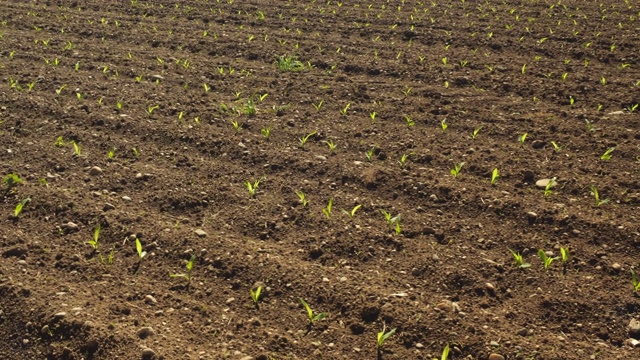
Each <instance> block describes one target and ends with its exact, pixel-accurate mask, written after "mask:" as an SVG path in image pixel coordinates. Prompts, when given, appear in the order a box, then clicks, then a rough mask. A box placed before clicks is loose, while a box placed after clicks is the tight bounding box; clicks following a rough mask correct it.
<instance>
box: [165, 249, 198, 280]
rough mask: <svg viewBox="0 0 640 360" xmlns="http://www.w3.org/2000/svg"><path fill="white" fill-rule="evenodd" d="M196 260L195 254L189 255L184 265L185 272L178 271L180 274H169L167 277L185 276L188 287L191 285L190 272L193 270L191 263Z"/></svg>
mask: <svg viewBox="0 0 640 360" xmlns="http://www.w3.org/2000/svg"><path fill="white" fill-rule="evenodd" d="M195 261H196V256H195V255H191V258H190V259H189V261H188V262H187V265H186V269H187V272H186V273H180V274H169V277H172V278H176V277H181V278H185V279H186V280H187V287H189V285H191V278H192V275H191V272H192V270H193V263H194V262H195Z"/></svg>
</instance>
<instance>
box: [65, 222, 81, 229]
mask: <svg viewBox="0 0 640 360" xmlns="http://www.w3.org/2000/svg"><path fill="white" fill-rule="evenodd" d="M62 228H63V229H65V230H67V231H74V230H78V224H76V223H74V222H71V221H69V222H68V223H66V224H64V225H62Z"/></svg>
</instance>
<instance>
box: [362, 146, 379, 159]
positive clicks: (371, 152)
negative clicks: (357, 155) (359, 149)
mask: <svg viewBox="0 0 640 360" xmlns="http://www.w3.org/2000/svg"><path fill="white" fill-rule="evenodd" d="M375 151H376V147H375V146H372V147H371V149H369V150H367V151H365V152H364V156H365V157H366V158H367V161H371V160H372V159H373V155H374V154H375Z"/></svg>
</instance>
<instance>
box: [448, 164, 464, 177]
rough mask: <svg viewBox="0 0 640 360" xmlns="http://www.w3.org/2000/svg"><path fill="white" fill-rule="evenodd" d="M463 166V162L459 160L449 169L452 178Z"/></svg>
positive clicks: (456, 175)
mask: <svg viewBox="0 0 640 360" xmlns="http://www.w3.org/2000/svg"><path fill="white" fill-rule="evenodd" d="M463 166H464V162H461V163H459V164H455V165H454V167H453V169H451V170H450V172H451V175H453V177H454V178H457V177H458V175H459V174H460V170H462V167H463Z"/></svg>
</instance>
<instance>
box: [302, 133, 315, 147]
mask: <svg viewBox="0 0 640 360" xmlns="http://www.w3.org/2000/svg"><path fill="white" fill-rule="evenodd" d="M315 134H317V131H314V132H310V133H308V134H307V135H305V136H303V137H301V138H300V139H298V140H299V141H300V147H304V145H305V144H306V143H307V141H308V140H309V138H310V137H312V136H315Z"/></svg>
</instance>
